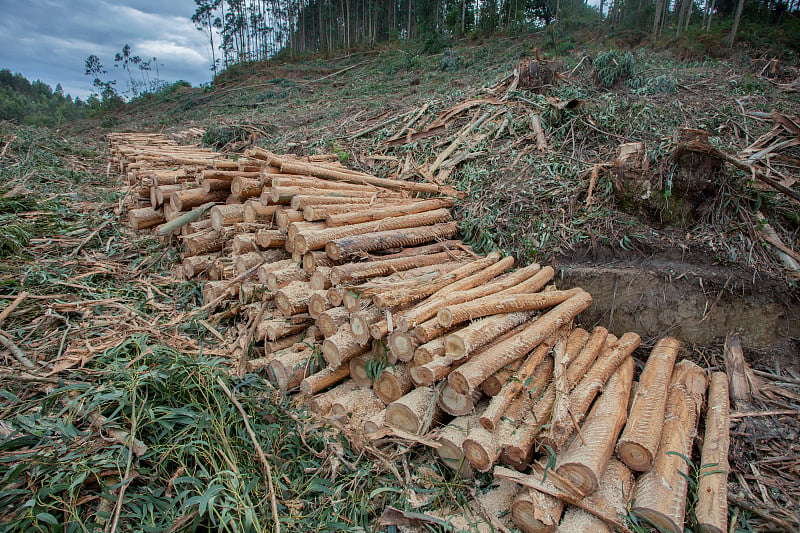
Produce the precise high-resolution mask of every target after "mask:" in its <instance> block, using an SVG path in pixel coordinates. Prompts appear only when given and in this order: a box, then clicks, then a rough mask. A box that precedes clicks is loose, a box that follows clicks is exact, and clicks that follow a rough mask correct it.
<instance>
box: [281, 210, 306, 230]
mask: <svg viewBox="0 0 800 533" xmlns="http://www.w3.org/2000/svg"><path fill="white" fill-rule="evenodd" d="M302 221H303V213H301V212H300V211H295V210H294V209H286V208H281V209H276V210H275V225H276V226H278V229H282V230H288V229H289V224H291V223H292V222H302Z"/></svg>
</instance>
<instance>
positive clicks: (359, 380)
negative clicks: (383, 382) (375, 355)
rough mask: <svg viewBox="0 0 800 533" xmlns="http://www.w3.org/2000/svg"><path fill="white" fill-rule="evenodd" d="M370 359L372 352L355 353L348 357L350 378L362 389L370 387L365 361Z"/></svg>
mask: <svg viewBox="0 0 800 533" xmlns="http://www.w3.org/2000/svg"><path fill="white" fill-rule="evenodd" d="M371 360H372V354H371V353H368V354H365V355H357V356H355V357H353V358H352V359H350V379H352V380H353V381H354V382H355V383H356V385H358V386H359V387H361V388H362V389H368V388H370V387H372V380H371V379H370V376H369V374H368V373H367V362H368V361H371Z"/></svg>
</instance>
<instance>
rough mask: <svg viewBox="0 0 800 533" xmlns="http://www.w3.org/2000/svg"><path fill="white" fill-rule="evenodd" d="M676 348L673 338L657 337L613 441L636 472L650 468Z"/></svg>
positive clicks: (677, 345) (658, 436)
mask: <svg viewBox="0 0 800 533" xmlns="http://www.w3.org/2000/svg"><path fill="white" fill-rule="evenodd" d="M679 350H680V341H678V340H677V339H673V338H669V337H667V338H664V339H661V340H659V341H658V342H657V343H656V345H655V347H654V348H653V351H652V352H650V357H649V358H648V359H647V363H646V364H645V367H644V370H643V371H642V374H641V376H639V388H638V389H637V391H636V396H635V397H634V399H633V406H632V407H631V413H630V416H629V417H628V422H627V424H626V425H625V431H624V432H623V433H622V437H620V439H619V443H618V444H617V455H618V456H619V458H620V459H622V462H624V463H625V465H627V467H628V468H630V469H631V470H634V471H636V472H647V471H648V470H650V469H651V468H652V467H653V457H654V456H655V454H656V451H657V450H658V443H659V441H660V440H661V427H662V426H663V424H664V409H665V407H666V405H667V389H668V388H669V380H670V377H671V376H672V368H673V367H674V366H675V359H676V358H677V356H678V351H679Z"/></svg>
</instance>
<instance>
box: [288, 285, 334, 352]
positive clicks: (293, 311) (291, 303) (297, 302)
mask: <svg viewBox="0 0 800 533" xmlns="http://www.w3.org/2000/svg"><path fill="white" fill-rule="evenodd" d="M319 292H321V291H318V292H317V293H318V294H319ZM312 294H314V291H312V290H311V287H310V285H309V284H308V283H307V282H305V281H293V282H291V283H289V284H288V285H286V286H285V287H284V288H282V289H281V290H279V291H278V292H276V293H275V307H277V308H278V311H280V313H281V314H282V315H283V316H292V315H299V314H300V313H306V312H308V301H309V300H310V299H311V295H312ZM334 366H338V365H334Z"/></svg>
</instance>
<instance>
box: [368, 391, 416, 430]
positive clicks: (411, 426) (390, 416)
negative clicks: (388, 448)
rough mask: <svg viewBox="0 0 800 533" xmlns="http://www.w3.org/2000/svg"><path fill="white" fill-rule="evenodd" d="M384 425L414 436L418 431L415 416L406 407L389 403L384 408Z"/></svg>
mask: <svg viewBox="0 0 800 533" xmlns="http://www.w3.org/2000/svg"><path fill="white" fill-rule="evenodd" d="M376 393H377V389H376ZM386 424H388V425H390V426H394V427H396V428H399V429H402V430H403V431H408V432H409V433H414V434H416V433H419V430H420V420H419V419H418V418H417V416H416V415H415V414H414V413H413V412H412V411H411V409H409V408H408V407H407V406H405V405H402V404H398V403H390V404H389V406H388V407H387V408H386Z"/></svg>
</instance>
